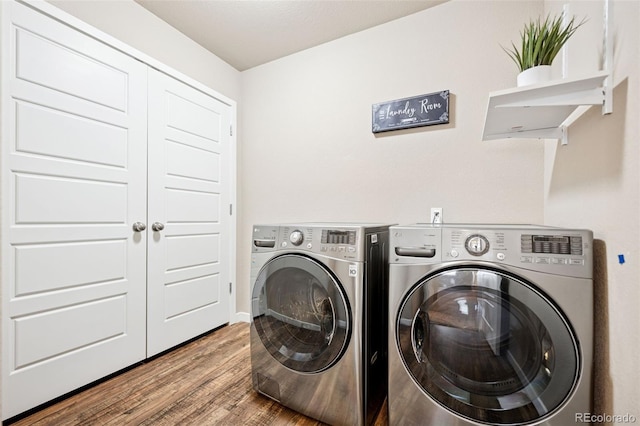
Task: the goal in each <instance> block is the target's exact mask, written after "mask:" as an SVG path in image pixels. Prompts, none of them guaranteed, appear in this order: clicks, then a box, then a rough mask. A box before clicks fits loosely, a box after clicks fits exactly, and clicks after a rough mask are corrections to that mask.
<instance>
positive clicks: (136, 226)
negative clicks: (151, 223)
mask: <svg viewBox="0 0 640 426" xmlns="http://www.w3.org/2000/svg"><path fill="white" fill-rule="evenodd" d="M145 229H147V225H145V224H144V223H142V222H136V223H134V224H133V230H134V231H136V232H142V231H144V230H145Z"/></svg>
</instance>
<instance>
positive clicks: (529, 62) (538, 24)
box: [502, 14, 586, 71]
mask: <svg viewBox="0 0 640 426" xmlns="http://www.w3.org/2000/svg"><path fill="white" fill-rule="evenodd" d="M563 18H564V15H562V14H561V15H560V16H556V17H555V18H553V19H552V18H551V16H550V15H547V17H546V18H545V20H544V21H542V19H541V18H540V17H538V19H537V20H536V21H534V20H531V21H530V22H529V23H527V24H525V26H524V28H523V30H522V31H521V32H520V49H518V48H517V47H516V45H515V44H514V43H513V42H512V43H511V47H512V49H505V48H504V47H503V48H502V49H503V50H504V51H505V52H506V53H507V54H508V55H509V57H510V58H511V59H512V60H513V61H514V62H515V63H516V65H517V66H518V69H519V70H520V71H524V70H526V69H528V68H531V67H534V66H537V65H551V63H552V62H553V60H554V59H555V57H556V56H557V54H558V53H559V52H560V49H562V47H563V46H564V45H565V43H566V42H567V41H568V40H569V38H571V36H572V35H573V34H574V33H575V32H576V30H577V29H578V28H580V27H581V26H582V25H583V24H584V23H585V22H586V19H583V20H582V21H580V22H579V23H577V24H576V17H575V16H574V17H572V18H571V20H570V21H569V22H568V23H567V25H566V26H563V25H562V22H563V20H564V19H563Z"/></svg>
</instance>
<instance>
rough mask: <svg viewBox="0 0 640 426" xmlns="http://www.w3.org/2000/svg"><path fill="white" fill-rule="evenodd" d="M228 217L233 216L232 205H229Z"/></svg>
mask: <svg viewBox="0 0 640 426" xmlns="http://www.w3.org/2000/svg"><path fill="white" fill-rule="evenodd" d="M229 216H233V204H229Z"/></svg>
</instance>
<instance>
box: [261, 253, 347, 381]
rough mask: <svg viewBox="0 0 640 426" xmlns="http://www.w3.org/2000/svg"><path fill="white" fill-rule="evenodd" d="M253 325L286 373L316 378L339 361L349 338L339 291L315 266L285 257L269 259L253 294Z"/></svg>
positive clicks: (321, 268)
mask: <svg viewBox="0 0 640 426" xmlns="http://www.w3.org/2000/svg"><path fill="white" fill-rule="evenodd" d="M253 310H254V312H253V322H254V325H255V328H256V331H257V332H258V335H259V336H260V339H261V340H262V343H263V344H264V346H265V347H266V348H267V350H268V351H269V353H270V354H271V355H273V357H274V358H275V359H276V360H278V361H279V362H280V363H281V364H283V365H284V366H285V367H288V368H290V369H292V370H295V371H300V372H305V373H317V372H320V371H323V370H326V369H327V368H329V367H331V366H332V365H333V364H335V363H336V361H338V359H339V358H340V356H341V355H342V354H343V353H344V350H345V349H346V347H347V342H348V340H349V337H350V312H349V308H348V305H347V299H346V297H345V294H344V291H343V289H342V287H341V286H340V284H339V283H338V281H337V279H336V278H335V277H334V275H333V274H332V273H331V272H330V271H329V270H328V269H327V268H326V267H325V266H324V265H322V264H321V263H320V262H318V261H316V260H314V259H311V258H309V257H306V256H302V255H296V254H287V255H282V256H279V257H276V258H274V259H271V260H270V261H269V262H268V263H267V264H266V265H265V266H264V267H263V268H262V269H261V270H260V272H259V274H258V277H257V279H256V282H255V284H254V288H253Z"/></svg>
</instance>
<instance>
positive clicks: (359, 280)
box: [251, 224, 389, 425]
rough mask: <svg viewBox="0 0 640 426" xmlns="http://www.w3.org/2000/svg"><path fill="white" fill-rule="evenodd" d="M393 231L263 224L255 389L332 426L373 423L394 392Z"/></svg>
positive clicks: (254, 281) (254, 318)
mask: <svg viewBox="0 0 640 426" xmlns="http://www.w3.org/2000/svg"><path fill="white" fill-rule="evenodd" d="M388 241H389V230H388V226H385V225H352V224H292V225H256V226H254V228H253V236H252V256H251V262H252V265H251V285H252V300H251V310H252V312H251V366H252V380H253V387H254V389H255V390H256V391H258V392H260V393H262V394H264V395H266V396H268V397H270V398H272V399H274V400H276V401H278V402H280V403H281V404H283V405H284V406H287V407H289V408H291V409H293V410H296V411H298V412H300V413H303V414H305V415H307V416H309V417H313V418H315V419H317V420H320V421H322V422H325V423H328V424H332V425H364V424H370V423H371V422H372V421H373V420H374V418H375V416H376V413H377V412H378V410H379V409H380V407H381V405H382V403H383V401H384V398H385V396H386V381H387V356H386V350H387V334H386V327H387V321H388V320H387V308H388V304H387V297H386V296H387V269H386V268H387V253H388Z"/></svg>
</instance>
